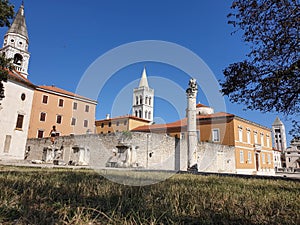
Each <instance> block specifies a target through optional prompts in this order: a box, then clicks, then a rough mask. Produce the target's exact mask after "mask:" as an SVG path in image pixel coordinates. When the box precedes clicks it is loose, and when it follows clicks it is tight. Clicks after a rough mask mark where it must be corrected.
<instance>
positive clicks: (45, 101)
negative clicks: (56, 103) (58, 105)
mask: <svg viewBox="0 0 300 225" xmlns="http://www.w3.org/2000/svg"><path fill="white" fill-rule="evenodd" d="M43 103H44V104H47V103H48V96H47V95H43Z"/></svg>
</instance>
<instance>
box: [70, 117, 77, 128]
mask: <svg viewBox="0 0 300 225" xmlns="http://www.w3.org/2000/svg"><path fill="white" fill-rule="evenodd" d="M71 125H72V126H75V125H76V118H72V120H71Z"/></svg>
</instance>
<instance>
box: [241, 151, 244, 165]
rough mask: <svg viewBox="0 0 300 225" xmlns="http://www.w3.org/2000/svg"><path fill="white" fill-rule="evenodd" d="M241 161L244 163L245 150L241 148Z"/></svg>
mask: <svg viewBox="0 0 300 225" xmlns="http://www.w3.org/2000/svg"><path fill="white" fill-rule="evenodd" d="M240 163H244V151H243V150H240Z"/></svg>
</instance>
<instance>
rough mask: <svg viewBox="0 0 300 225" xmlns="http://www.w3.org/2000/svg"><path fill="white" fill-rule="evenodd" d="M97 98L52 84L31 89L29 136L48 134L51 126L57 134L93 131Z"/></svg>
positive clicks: (36, 136) (41, 136) (39, 136)
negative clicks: (90, 97) (81, 94)
mask: <svg viewBox="0 0 300 225" xmlns="http://www.w3.org/2000/svg"><path fill="white" fill-rule="evenodd" d="M96 105H97V102H96V101H94V100H91V99H88V98H85V97H82V96H79V95H76V94H74V93H72V92H68V91H66V90H63V89H61V88H58V87H55V86H38V87H36V89H35V91H34V96H33V104H32V113H31V118H30V126H29V132H28V138H43V137H48V136H49V134H50V131H51V129H52V126H56V130H57V136H62V135H63V136H65V135H71V134H86V133H94V132H95V111H96Z"/></svg>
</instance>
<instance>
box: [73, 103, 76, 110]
mask: <svg viewBox="0 0 300 225" xmlns="http://www.w3.org/2000/svg"><path fill="white" fill-rule="evenodd" d="M73 109H74V110H77V102H73Z"/></svg>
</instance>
